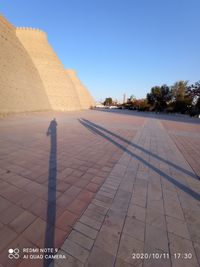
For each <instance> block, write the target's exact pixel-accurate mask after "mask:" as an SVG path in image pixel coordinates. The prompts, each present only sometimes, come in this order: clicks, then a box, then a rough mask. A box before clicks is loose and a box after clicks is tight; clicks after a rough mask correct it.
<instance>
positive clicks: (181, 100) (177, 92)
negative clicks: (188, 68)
mask: <svg viewBox="0 0 200 267" xmlns="http://www.w3.org/2000/svg"><path fill="white" fill-rule="evenodd" d="M172 96H173V98H172V100H173V103H174V111H175V112H181V113H186V112H187V111H188V110H189V108H190V106H191V105H192V97H191V95H190V94H188V82H187V81H178V82H176V83H175V84H174V85H173V86H172Z"/></svg>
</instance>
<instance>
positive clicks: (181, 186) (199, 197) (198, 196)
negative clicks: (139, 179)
mask: <svg viewBox="0 0 200 267" xmlns="http://www.w3.org/2000/svg"><path fill="white" fill-rule="evenodd" d="M79 122H80V123H81V124H82V125H83V126H85V127H86V128H87V129H88V130H90V131H92V132H93V133H95V134H98V135H100V136H101V137H103V138H105V139H106V140H108V141H110V142H111V143H113V144H114V145H115V146H117V147H118V148H120V149H121V150H123V151H124V152H126V153H127V154H129V155H130V156H132V157H133V158H136V159H137V160H138V161H140V162H142V163H143V164H145V165H146V166H147V167H149V168H150V169H152V170H153V171H155V172H156V173H158V174H159V175H160V176H162V177H163V178H165V179H166V180H168V181H169V182H170V183H172V184H174V185H175V186H176V187H178V188H179V189H181V190H182V191H184V192H185V193H187V194H189V195H190V196H191V197H193V198H194V199H196V200H198V201H200V194H198V193H197V192H195V191H194V190H192V189H190V188H189V187H187V186H185V185H184V184H182V183H180V182H179V181H177V180H176V179H174V178H173V177H171V176H169V175H168V174H166V173H164V172H163V171H161V170H159V169H158V168H156V167H155V166H153V165H152V164H150V163H149V162H147V161H146V160H144V159H143V158H141V157H140V156H138V155H136V154H135V153H133V152H131V151H130V150H129V149H128V148H126V147H125V146H123V145H121V144H119V143H117V142H116V141H114V140H113V139H112V138H111V137H109V136H107V135H106V134H104V133H102V132H101V131H100V130H98V129H97V127H94V126H93V125H92V124H91V123H87V121H86V120H82V119H79Z"/></svg>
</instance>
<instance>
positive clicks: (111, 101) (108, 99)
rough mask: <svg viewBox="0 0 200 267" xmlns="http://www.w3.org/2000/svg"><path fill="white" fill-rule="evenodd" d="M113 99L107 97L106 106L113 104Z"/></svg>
mask: <svg viewBox="0 0 200 267" xmlns="http://www.w3.org/2000/svg"><path fill="white" fill-rule="evenodd" d="M112 103H113V100H112V98H111V97H107V98H106V99H105V101H104V103H103V104H104V106H112Z"/></svg>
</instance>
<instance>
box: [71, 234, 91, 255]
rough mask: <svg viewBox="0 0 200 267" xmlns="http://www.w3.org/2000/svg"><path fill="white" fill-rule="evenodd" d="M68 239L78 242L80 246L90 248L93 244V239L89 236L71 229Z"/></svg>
mask: <svg viewBox="0 0 200 267" xmlns="http://www.w3.org/2000/svg"><path fill="white" fill-rule="evenodd" d="M68 238H69V239H70V240H72V241H73V242H75V243H77V244H79V245H80V246H82V247H84V248H86V249H88V250H90V249H91V248H92V246H93V243H94V240H92V239H91V238H89V237H87V236H85V235H83V234H81V233H79V232H77V231H75V230H73V231H72V232H71V233H70V235H69V237H68Z"/></svg>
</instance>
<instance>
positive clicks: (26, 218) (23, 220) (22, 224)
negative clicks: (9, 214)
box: [10, 211, 36, 233]
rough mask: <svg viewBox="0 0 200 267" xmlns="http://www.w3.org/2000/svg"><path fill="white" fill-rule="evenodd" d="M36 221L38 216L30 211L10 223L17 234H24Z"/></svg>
mask: <svg viewBox="0 0 200 267" xmlns="http://www.w3.org/2000/svg"><path fill="white" fill-rule="evenodd" d="M35 219H36V216H34V215H33V214H31V213H30V212H28V211H24V212H23V213H21V214H20V215H19V216H18V217H16V219H14V220H13V221H12V222H11V223H10V227H11V228H12V229H13V230H14V231H15V232H17V233H22V232H23V231H24V230H25V229H26V228H27V227H28V226H29V225H30V224H31V223H32V222H33V221H34V220H35Z"/></svg>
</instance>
